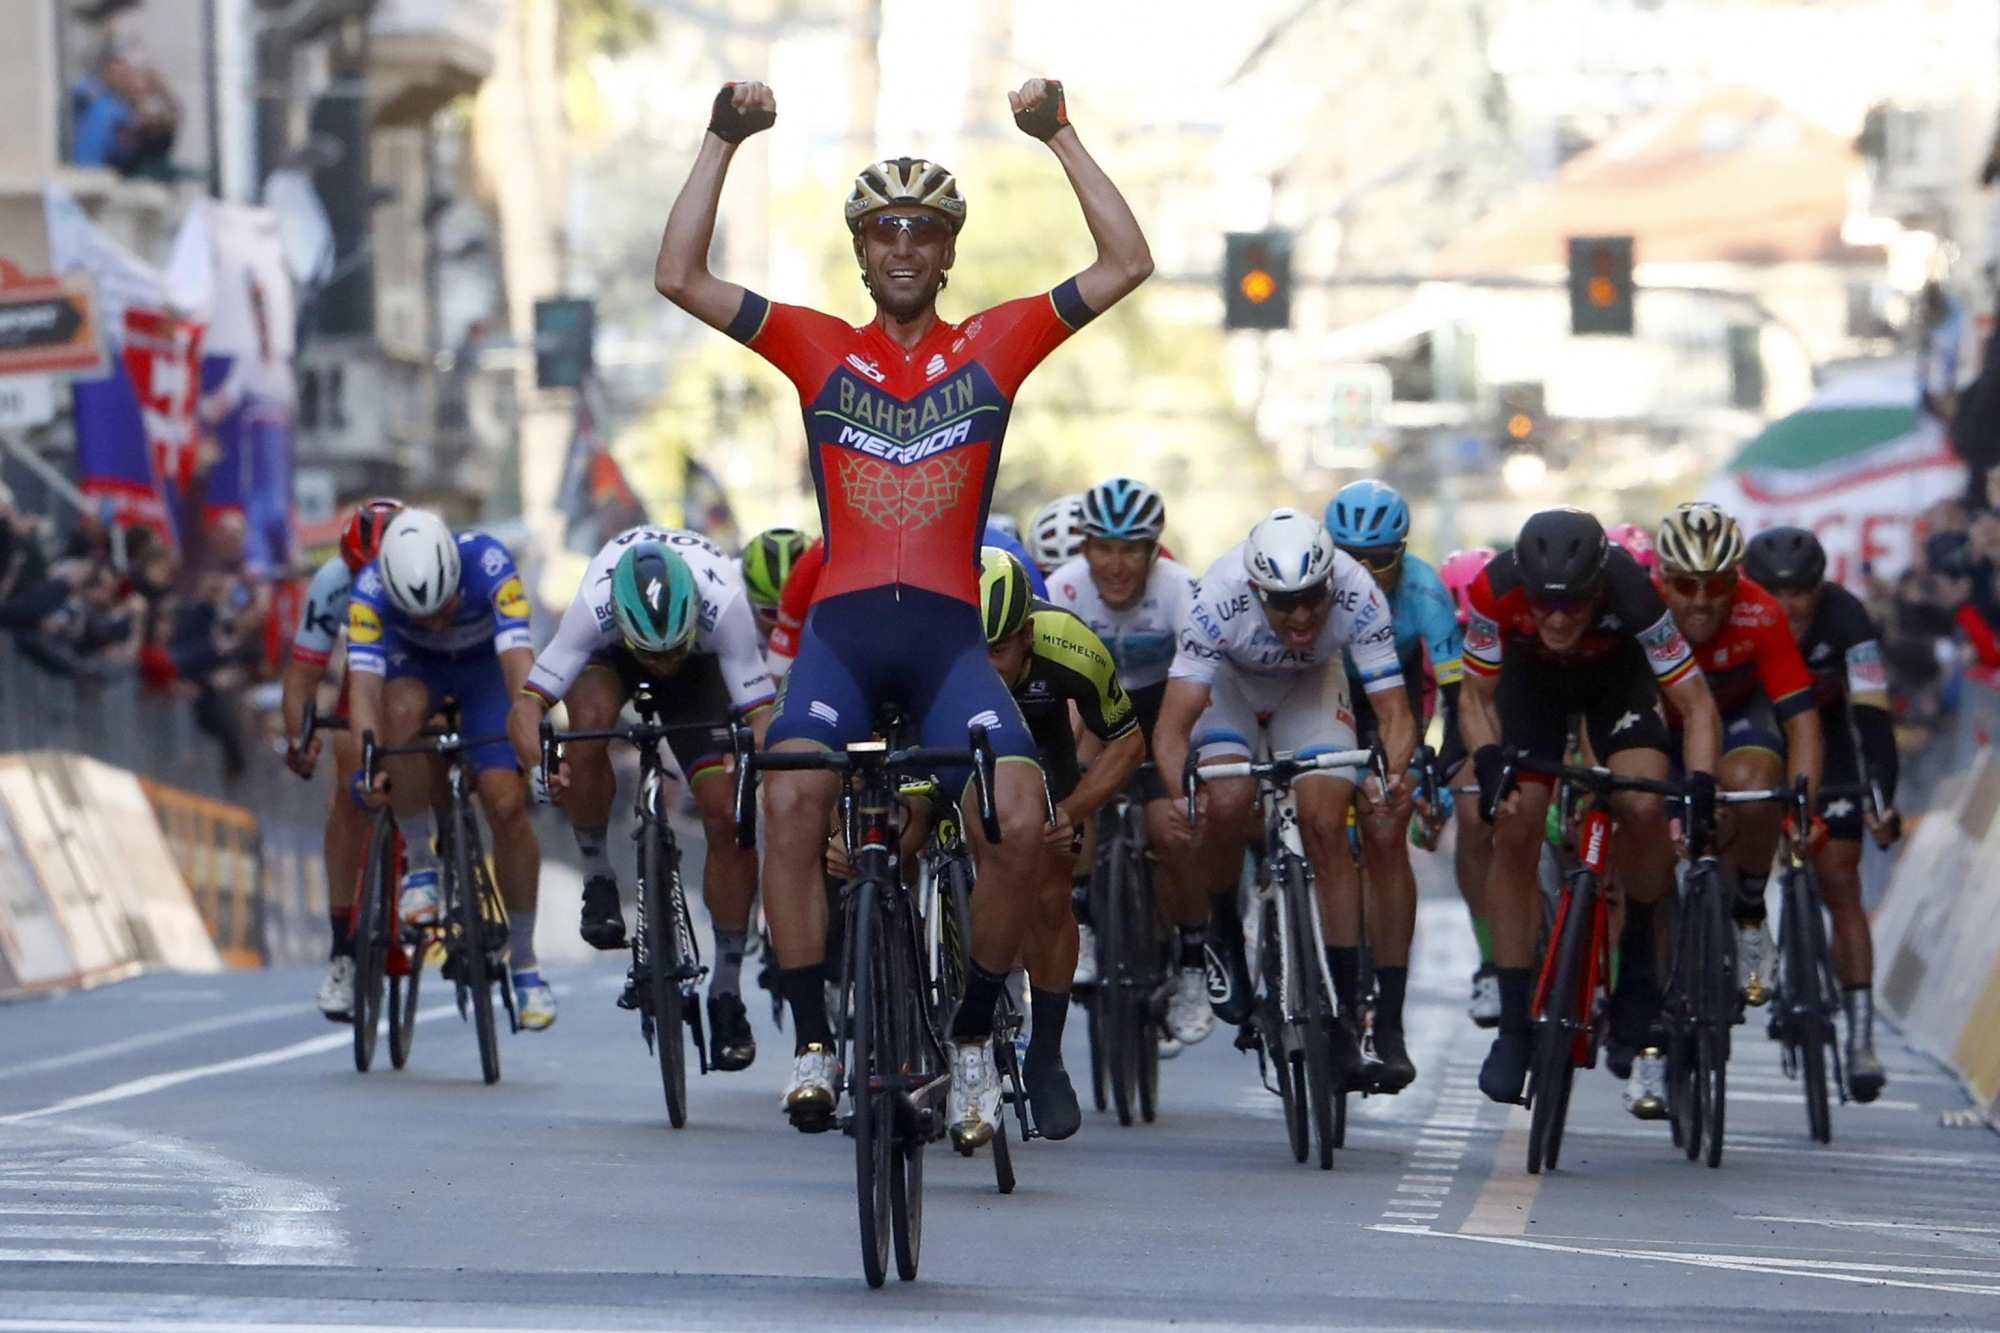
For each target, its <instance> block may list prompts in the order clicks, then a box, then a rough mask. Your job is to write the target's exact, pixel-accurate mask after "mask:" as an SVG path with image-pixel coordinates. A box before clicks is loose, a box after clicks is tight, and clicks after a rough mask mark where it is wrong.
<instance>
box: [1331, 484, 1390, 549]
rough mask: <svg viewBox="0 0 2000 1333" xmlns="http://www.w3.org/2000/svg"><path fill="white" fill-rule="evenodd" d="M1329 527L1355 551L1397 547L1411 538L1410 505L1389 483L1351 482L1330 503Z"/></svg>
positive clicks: (1336, 541) (1343, 544)
mask: <svg viewBox="0 0 2000 1333" xmlns="http://www.w3.org/2000/svg"><path fill="white" fill-rule="evenodd" d="M1326 530H1327V531H1328V532H1329V533H1331V534H1333V542H1334V545H1336V546H1340V547H1344V548H1347V549H1351V550H1366V549H1369V548H1373V547H1383V546H1394V545H1396V544H1397V543H1399V542H1404V541H1407V540H1409V536H1410V506H1409V505H1408V504H1407V503H1406V502H1405V501H1404V499H1403V497H1402V496H1401V495H1400V494H1398V493H1397V491H1396V488H1395V487H1394V486H1391V485H1389V484H1388V483H1387V482H1381V481H1354V482H1349V483H1348V484H1347V485H1345V486H1343V487H1341V488H1340V490H1339V492H1338V493H1336V494H1335V495H1334V497H1333V499H1332V500H1330V501H1328V502H1327V506H1326Z"/></svg>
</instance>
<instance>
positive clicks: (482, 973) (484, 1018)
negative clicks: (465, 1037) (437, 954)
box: [451, 810, 500, 1084]
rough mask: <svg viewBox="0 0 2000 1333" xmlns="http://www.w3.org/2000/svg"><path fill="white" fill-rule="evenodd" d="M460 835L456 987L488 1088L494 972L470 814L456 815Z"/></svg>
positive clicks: (494, 1055)
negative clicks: (467, 1004)
mask: <svg viewBox="0 0 2000 1333" xmlns="http://www.w3.org/2000/svg"><path fill="white" fill-rule="evenodd" d="M460 815H461V817H460V823H459V827H458V830H457V834H458V836H456V837H454V838H453V839H452V840H451V842H452V854H451V873H452V878H453V879H454V881H456V882H455V883H454V884H453V885H452V894H451V899H452V908H453V911H454V912H455V914H456V916H457V919H458V961H459V976H460V977H461V978H462V980H461V982H460V984H461V985H463V986H464V987H465V988H466V989H468V990H470V991H471V992H472V1026H473V1029H474V1031H475V1032H476V1033H477V1035H478V1038H479V1072H480V1076H481V1077H482V1078H484V1079H485V1080H486V1082H487V1083H488V1084H494V1083H498V1082H499V1081H500V1033H499V1031H498V1029H497V1027H496V1026H495V1024H494V1019H493V968H492V959H491V956H490V955H489V954H488V953H487V951H486V941H487V934H488V924H487V920H486V914H487V906H486V893H485V891H484V890H483V887H482V881H483V879H484V876H485V871H486V867H485V865H484V863H483V862H484V858H483V856H482V855H481V853H480V849H479V830H478V828H477V826H476V825H475V824H474V823H473V819H474V816H473V813H472V811H470V810H464V811H461V812H460Z"/></svg>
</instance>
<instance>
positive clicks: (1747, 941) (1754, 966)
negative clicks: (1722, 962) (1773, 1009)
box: [1736, 921, 1778, 1005]
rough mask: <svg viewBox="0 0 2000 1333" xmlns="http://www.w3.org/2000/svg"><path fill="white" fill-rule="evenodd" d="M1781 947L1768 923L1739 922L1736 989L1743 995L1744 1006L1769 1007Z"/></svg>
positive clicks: (1737, 931) (1737, 930) (1737, 929)
mask: <svg viewBox="0 0 2000 1333" xmlns="http://www.w3.org/2000/svg"><path fill="white" fill-rule="evenodd" d="M1777 958H1778V945H1777V942H1776V941H1774V940H1773V939H1772V938H1771V927H1770V924H1769V923H1768V922H1764V921H1758V922H1754V923H1752V922H1739V923H1738V924H1737V927H1736V988H1737V989H1738V990H1740V991H1741V992H1743V1002H1744V1003H1745V1004H1748V1005H1762V1004H1768V1003H1770V1000H1771V982H1772V980H1773V977H1774V971H1773V964H1775V963H1776V962H1777Z"/></svg>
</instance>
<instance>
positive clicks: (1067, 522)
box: [1028, 495, 1083, 574]
mask: <svg viewBox="0 0 2000 1333" xmlns="http://www.w3.org/2000/svg"><path fill="white" fill-rule="evenodd" d="M1082 550H1083V497H1082V496H1081V495H1061V496H1057V497H1056V498H1055V499H1053V500H1051V501H1049V502H1048V503H1047V504H1045V505H1043V506H1042V507H1041V508H1040V509H1039V510H1037V511H1036V512H1035V521H1034V523H1033V524H1032V525H1031V528H1030V531H1029V533H1028V554H1029V555H1032V556H1034V557H1035V563H1036V564H1038V565H1040V566H1041V567H1042V573H1044V574H1047V573H1051V572H1052V571H1054V569H1055V567H1056V566H1057V565H1060V564H1063V563H1065V562H1066V561H1070V560H1074V559H1075V558H1076V556H1077V553H1078V552H1080V551H1082Z"/></svg>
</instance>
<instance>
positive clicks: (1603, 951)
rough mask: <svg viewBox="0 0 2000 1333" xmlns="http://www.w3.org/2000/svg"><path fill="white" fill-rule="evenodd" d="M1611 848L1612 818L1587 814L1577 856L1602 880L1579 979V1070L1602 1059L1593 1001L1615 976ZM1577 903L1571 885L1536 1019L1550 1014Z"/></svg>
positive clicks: (1574, 1053)
mask: <svg viewBox="0 0 2000 1333" xmlns="http://www.w3.org/2000/svg"><path fill="white" fill-rule="evenodd" d="M1610 849H1611V815H1610V814H1609V813H1608V812H1607V811H1604V810H1596V809H1593V810H1589V811H1586V812H1585V813H1584V816H1583V823H1582V826H1581V827H1580V828H1579V829H1578V838H1577V856H1578V859H1579V860H1580V861H1581V862H1582V863H1583V868H1584V869H1585V870H1586V871H1588V872H1589V873H1590V874H1591V875H1592V876H1594V877H1595V878H1596V880H1597V885H1598V891H1597V893H1596V895H1595V896H1594V897H1593V898H1592V899H1591V906H1590V950H1589V952H1588V954H1587V955H1586V956H1585V957H1584V960H1583V975H1582V976H1581V977H1579V978H1578V980H1577V986H1578V989H1577V995H1576V1012H1577V1014H1578V1016H1579V1017H1580V1018H1581V1020H1582V1023H1583V1030H1582V1031H1580V1032H1578V1033H1577V1034H1576V1036H1575V1038H1574V1039H1573V1041H1572V1043H1571V1047H1570V1059H1571V1061H1572V1062H1573V1063H1574V1064H1575V1065H1576V1066H1577V1067H1578V1068H1588V1067H1590V1065H1591V1064H1592V1063H1593V1062H1594V1060H1595V1058H1596V1051H1595V1046H1596V1032H1595V1030H1594V1028H1593V1026H1592V1023H1591V1019H1592V1008H1593V1001H1594V1000H1595V999H1596V996H1597V984H1598V981H1599V979H1600V978H1608V977H1609V976H1610V975H1611V958H1610V939H1609V934H1610V918H1609V912H1610V901H1609V895H1608V894H1607V893H1606V892H1605V891H1604V890H1605V884H1604V870H1605V866H1606V865H1607V863H1608V862H1609V858H1610ZM1575 902H1576V894H1575V892H1574V891H1573V890H1572V888H1571V887H1570V885H1569V884H1568V883H1565V884H1564V885H1563V893H1562V901H1561V903H1560V904H1558V905H1557V907H1556V919H1555V922H1554V923H1553V924H1552V925H1551V926H1550V929H1549V944H1548V949H1547V950H1546V951H1545V952H1544V953H1543V955H1542V970H1541V976H1540V978H1539V979H1538V980H1537V981H1536V983H1535V1006H1534V1014H1535V1017H1536V1018H1540V1017H1541V1016H1542V1015H1543V1013H1545V1012H1546V1011H1547V1008H1548V1002H1549V991H1550V989H1551V988H1553V987H1554V985H1555V971H1556V952H1557V951H1558V950H1559V949H1561V948H1562V938H1563V924H1564V922H1566V921H1567V920H1568V919H1569V913H1570V909H1571V907H1572V906H1574V905H1575Z"/></svg>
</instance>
